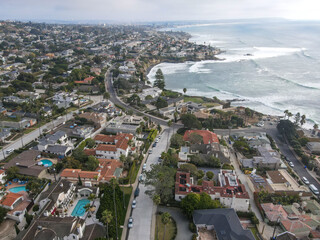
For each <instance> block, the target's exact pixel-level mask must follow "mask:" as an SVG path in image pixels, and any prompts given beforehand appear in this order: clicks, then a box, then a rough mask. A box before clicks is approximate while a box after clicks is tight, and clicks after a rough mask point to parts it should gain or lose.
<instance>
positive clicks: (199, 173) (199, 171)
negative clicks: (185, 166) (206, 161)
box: [197, 169, 204, 179]
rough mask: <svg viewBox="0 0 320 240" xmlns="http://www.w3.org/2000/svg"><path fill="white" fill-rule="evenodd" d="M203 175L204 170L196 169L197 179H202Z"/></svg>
mask: <svg viewBox="0 0 320 240" xmlns="http://www.w3.org/2000/svg"><path fill="white" fill-rule="evenodd" d="M203 177H204V172H203V171H202V170H201V169H200V170H198V173H197V178H198V179H202V178H203Z"/></svg>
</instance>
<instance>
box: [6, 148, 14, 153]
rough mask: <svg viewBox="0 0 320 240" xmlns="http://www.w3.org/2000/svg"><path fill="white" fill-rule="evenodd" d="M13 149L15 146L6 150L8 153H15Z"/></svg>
mask: <svg viewBox="0 0 320 240" xmlns="http://www.w3.org/2000/svg"><path fill="white" fill-rule="evenodd" d="M13 151H14V148H10V149H8V150H6V154H11V153H13Z"/></svg>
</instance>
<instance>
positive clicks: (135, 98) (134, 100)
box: [127, 93, 141, 106]
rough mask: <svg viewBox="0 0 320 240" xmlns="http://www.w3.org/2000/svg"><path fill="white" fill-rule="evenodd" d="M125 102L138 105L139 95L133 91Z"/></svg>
mask: <svg viewBox="0 0 320 240" xmlns="http://www.w3.org/2000/svg"><path fill="white" fill-rule="evenodd" d="M127 102H128V103H129V104H130V105H135V106H138V105H139V104H140V102H141V100H140V97H139V96H138V95H137V94H135V93H134V94H132V95H131V96H130V97H129V98H128V99H127Z"/></svg>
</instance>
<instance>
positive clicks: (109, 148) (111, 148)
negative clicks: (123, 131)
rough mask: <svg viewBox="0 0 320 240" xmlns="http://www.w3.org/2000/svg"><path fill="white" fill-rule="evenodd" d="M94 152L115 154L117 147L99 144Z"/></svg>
mask: <svg viewBox="0 0 320 240" xmlns="http://www.w3.org/2000/svg"><path fill="white" fill-rule="evenodd" d="M96 151H108V152H116V151H117V147H116V146H115V145H107V144H99V145H98V147H97V148H96Z"/></svg>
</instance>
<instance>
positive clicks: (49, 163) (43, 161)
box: [40, 159, 52, 167]
mask: <svg viewBox="0 0 320 240" xmlns="http://www.w3.org/2000/svg"><path fill="white" fill-rule="evenodd" d="M40 162H42V164H43V165H44V166H46V165H47V166H48V167H51V166H52V162H51V161H50V160H49V159H42V160H41V161H40Z"/></svg>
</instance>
